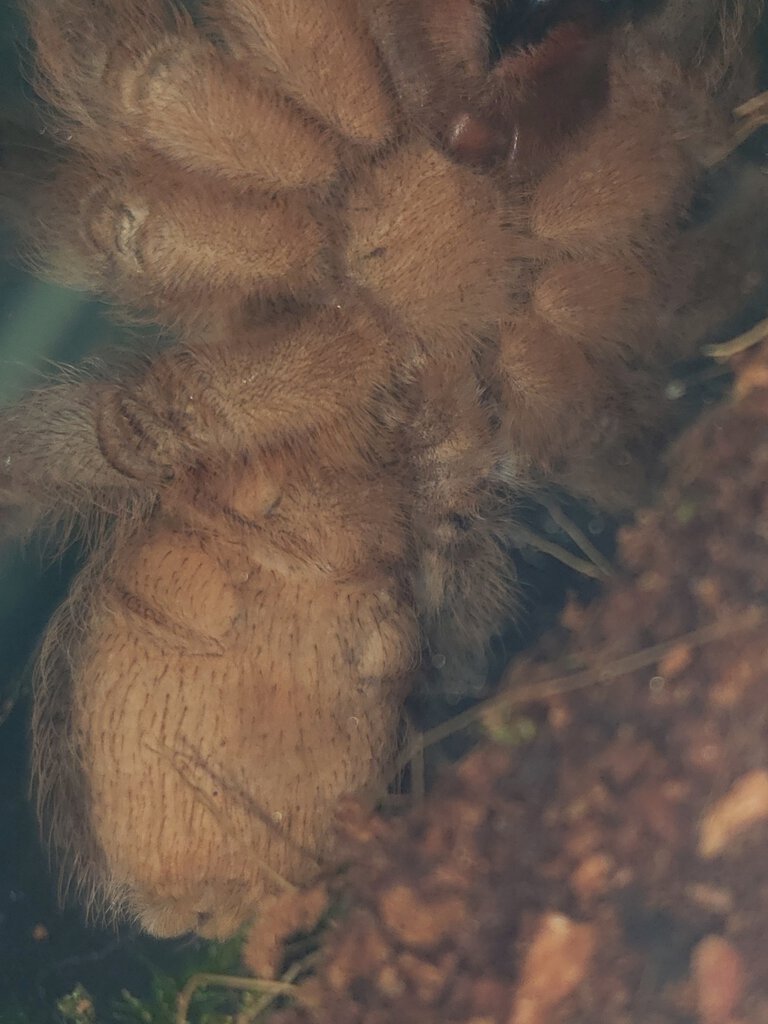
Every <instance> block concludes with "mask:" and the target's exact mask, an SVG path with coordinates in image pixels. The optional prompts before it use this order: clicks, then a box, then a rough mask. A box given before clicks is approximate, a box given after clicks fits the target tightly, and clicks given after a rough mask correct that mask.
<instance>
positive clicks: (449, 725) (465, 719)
mask: <svg viewBox="0 0 768 1024" xmlns="http://www.w3.org/2000/svg"><path fill="white" fill-rule="evenodd" d="M766 618H768V613H766V611H765V610H763V609H760V608H751V609H750V610H749V611H748V612H745V613H743V614H741V615H738V616H736V617H734V618H731V619H723V620H721V621H720V622H713V623H711V624H710V625H708V626H702V627H700V628H699V629H694V630H691V631H690V632H689V633H682V634H681V635H680V636H677V637H675V638H674V639H673V640H666V641H664V643H661V644H655V645H654V646H652V647H644V648H643V649H642V650H640V651H635V653H634V654H628V655H626V656H625V657H623V658H618V659H616V660H614V661H609V662H608V663H607V664H606V665H604V666H603V667H602V668H600V667H599V665H595V666H591V667H589V668H581V669H575V670H574V671H573V672H569V673H567V674H566V675H563V676H557V677H555V678H553V679H547V680H544V682H541V683H533V684H532V685H530V686H520V687H515V688H512V687H510V686H509V683H510V681H511V677H512V671H513V669H512V668H509V669H507V671H506V672H505V673H504V675H503V676H502V680H501V684H500V685H501V687H502V689H501V691H500V692H499V693H497V694H496V695H495V696H493V697H489V698H488V700H485V701H483V702H482V703H481V704H478V705H477V706H476V707H473V708H469V709H468V710H467V711H463V712H462V713H461V714H459V715H456V716H455V717H454V718H451V719H450V720H449V721H448V722H443V723H442V724H441V725H437V726H435V728H434V729H429V730H427V732H425V733H422V734H421V736H418V737H417V738H416V739H415V740H414V742H413V744H412V745H411V747H410V748H409V749H408V750H407V751H404V753H403V755H402V756H401V758H400V764H399V766H398V770H399V771H402V770H403V767H404V766H405V765H406V764H407V763H408V760H409V758H410V757H412V756H413V755H414V754H415V753H416V751H419V752H423V751H425V750H427V749H429V747H433V746H434V745H435V744H436V743H440V742H441V741H442V740H444V739H447V738H448V737H449V736H453V735H454V733H457V732H460V731H461V730H462V729H467V728H469V727H470V726H472V725H475V724H476V723H477V722H478V721H480V720H481V719H482V718H483V716H484V715H486V714H488V713H489V712H491V711H495V710H496V709H498V708H506V709H507V710H509V709H511V708H515V707H521V706H523V705H525V704H530V703H532V702H533V701H540V700H547V699H548V698H550V697H557V696H560V695H562V694H565V693H573V692H575V691H577V690H585V689H588V688H589V687H590V686H596V685H599V684H600V683H608V682H611V681H613V680H614V679H618V678H620V677H621V676H624V675H628V674H629V673H630V672H635V671H637V669H639V668H645V667H646V666H647V665H652V664H653V663H654V662H655V661H658V660H659V658H660V657H662V656H663V655H664V654H667V653H668V652H669V651H671V650H673V649H674V648H675V647H677V646H679V645H680V644H688V645H690V646H691V647H702V646H703V645H704V644H709V643H712V642H713V641H715V640H722V639H725V638H726V637H728V636H732V635H733V634H734V633H741V632H746V631H747V630H749V629H753V628H754V627H755V626H758V625H761V624H762V623H764V622H765V621H766ZM505 686H506V687H507V688H506V689H504V687H505Z"/></svg>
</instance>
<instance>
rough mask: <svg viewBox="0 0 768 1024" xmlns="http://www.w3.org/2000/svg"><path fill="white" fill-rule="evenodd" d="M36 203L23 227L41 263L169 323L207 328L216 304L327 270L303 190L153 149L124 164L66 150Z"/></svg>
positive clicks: (305, 283) (226, 305)
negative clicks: (222, 178)
mask: <svg viewBox="0 0 768 1024" xmlns="http://www.w3.org/2000/svg"><path fill="white" fill-rule="evenodd" d="M30 205H31V206H33V208H34V212H35V214H36V216H35V217H34V218H32V217H29V216H25V211H24V210H22V211H21V213H20V215H19V230H20V233H21V234H22V235H23V236H26V247H27V250H28V253H29V254H30V257H31V261H32V263H33V264H34V265H35V266H37V267H43V268H44V269H45V270H46V272H47V273H48V274H49V275H50V276H52V277H53V278H54V279H56V280H58V281H60V282H61V283H63V284H65V285H68V286H70V287H76V288H86V289H89V290H92V291H97V292H101V293H104V294H107V295H109V296H111V297H113V298H116V299H118V300H119V301H121V302H122V303H125V304H126V305H129V306H131V307H132V309H133V311H134V312H139V311H142V310H147V309H148V308H149V309H150V310H151V312H152V313H153V314H158V312H159V314H160V316H161V318H162V319H163V320H164V321H165V322H166V323H171V324H176V323H178V322H181V323H184V324H186V325H188V326H189V325H190V323H191V324H192V325H193V326H194V327H196V328H199V327H200V326H201V325H200V323H199V320H200V318H202V319H203V321H204V322H203V324H202V326H203V327H206V328H209V336H210V325H209V323H208V322H206V318H210V320H211V321H212V322H213V321H215V316H214V313H215V310H216V309H218V308H222V309H223V310H231V309H234V308H236V307H237V306H238V304H242V303H243V302H245V301H247V300H248V299H249V298H251V297H253V296H257V297H258V296H267V295H270V294H280V295H297V294H305V293H307V292H311V291H312V290H313V289H315V288H316V287H318V286H319V285H320V283H321V282H322V280H323V275H324V273H325V272H326V269H325V263H324V257H323V250H324V246H325V234H324V231H323V228H322V226H321V223H320V221H319V219H318V216H317V214H316V212H315V210H314V209H313V207H312V205H311V203H310V201H309V199H308V197H307V196H306V194H305V193H303V192H286V193H282V194H278V195H275V196H269V195H267V194H266V193H261V192H251V193H248V192H242V191H237V190H235V189H230V188H229V187H228V186H227V184H226V183H224V184H221V183H217V182H216V181H215V180H214V179H212V178H208V177H205V176H202V175H184V174H182V173H181V172H180V171H178V170H177V169H175V168H174V167H173V166H171V165H169V164H168V163H167V162H166V161H165V160H163V159H161V158H158V157H153V156H152V155H151V154H149V155H148V154H147V153H146V152H145V153H144V154H137V155H136V158H135V159H133V160H126V161H125V162H124V163H123V165H122V166H120V167H119V166H116V165H106V164H99V165H94V163H93V162H92V161H91V160H89V159H87V158H84V157H82V158H81V157H74V158H69V159H67V160H65V161H64V162H62V163H61V164H60V165H59V166H58V168H57V169H55V170H54V172H53V174H52V175H50V180H49V181H46V182H43V183H42V184H41V185H38V186H37V188H36V191H34V192H33V194H32V196H31V198H30V199H29V201H28V203H27V204H25V206H30ZM26 212H27V213H28V211H26ZM203 296H204V297H205V298H204V299H203V300H202V301H201V297H203Z"/></svg>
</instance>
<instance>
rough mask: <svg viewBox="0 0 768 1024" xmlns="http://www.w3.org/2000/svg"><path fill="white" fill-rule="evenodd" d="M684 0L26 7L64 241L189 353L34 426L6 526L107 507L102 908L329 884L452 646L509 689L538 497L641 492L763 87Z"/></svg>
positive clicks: (450, 658)
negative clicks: (510, 642)
mask: <svg viewBox="0 0 768 1024" xmlns="http://www.w3.org/2000/svg"><path fill="white" fill-rule="evenodd" d="M683 7H686V5H685V4H682V3H677V2H676V0H669V2H668V3H667V4H666V5H662V6H661V8H660V9H659V10H658V11H657V12H654V13H653V14H649V15H647V16H645V17H643V18H640V19H633V18H632V17H631V16H630V15H628V14H627V13H626V12H625V11H621V12H620V16H617V17H616V18H614V19H605V18H602V17H597V16H596V15H595V14H594V11H595V10H596V6H595V5H590V4H587V3H585V4H582V5H576V4H563V5H560V7H559V8H558V10H557V12H556V13H557V16H553V17H552V18H551V20H550V21H548V20H547V19H546V18H544V19H539V20H538V21H536V22H535V24H534V26H533V28H531V27H530V26H528V24H527V23H526V22H524V20H522V19H521V18H520V16H519V11H520V8H521V5H520V4H514V3H509V4H505V3H502V2H500V0H497V2H494V3H492V2H490V0H489V2H481V0H450V2H448V0H441V2H438V0H420V2H418V3H414V2H408V3H406V2H403V0H312V3H311V4H306V5H300V4H296V3H293V2H288V0H207V2H206V3H205V4H204V5H203V7H202V10H200V11H196V17H195V19H193V17H192V16H191V14H190V13H188V12H187V11H186V10H185V9H183V8H180V7H177V6H174V5H173V4H172V3H170V2H166V0H119V2H117V3H115V2H108V0H32V2H30V3H29V4H28V12H29V20H30V26H31V32H32V38H33V41H34V48H35V82H36V86H37V89H38V92H39V93H40V95H41V97H42V98H43V99H44V101H45V103H46V114H47V116H48V117H49V118H50V119H51V121H52V133H53V134H54V136H55V137H56V138H57V140H58V151H57V152H56V153H55V154H54V155H53V156H52V158H51V163H50V166H47V167H46V168H45V169H44V173H42V174H41V175H39V180H38V183H37V185H36V187H34V188H32V187H31V186H30V187H29V188H28V189H27V191H28V193H29V195H28V196H27V197H26V198H27V203H28V204H29V205H31V209H32V211H33V215H32V216H30V214H29V212H27V213H26V214H25V215H24V216H23V217H22V219H21V225H20V227H21V230H22V232H23V233H24V234H26V236H27V245H28V250H29V251H30V252H31V253H32V258H33V260H34V261H35V262H36V263H37V265H38V266H40V267H42V268H44V269H45V270H46V272H48V273H50V274H53V275H54V276H55V277H56V278H58V279H59V280H61V281H64V282H66V283H68V284H71V285H74V286H77V287H81V288H82V287H84V288H88V289H90V290H92V291H94V292H98V293H100V294H102V295H104V296H107V297H109V298H110V299H112V300H113V301H114V302H115V303H117V304H118V305H120V306H121V307H123V308H124V309H126V310H127V311H129V312H130V313H131V314H133V315H135V316H139V317H142V318H145V319H149V320H151V321H152V322H154V323H156V324H158V325H160V326H161V327H163V328H164V329H166V331H167V332H170V333H171V334H172V336H173V339H174V342H173V344H170V345H167V346H166V347H165V348H163V349H162V350H161V351H159V352H158V353H157V354H156V355H155V356H154V357H152V358H138V357H137V359H136V360H135V361H133V362H131V361H130V360H129V361H128V362H127V365H125V366H123V367H122V368H121V370H120V371H119V372H115V374H114V375H113V376H110V375H109V374H104V375H103V376H100V377H98V378H94V379H86V378H85V377H84V376H81V377H77V376H75V377H70V378H67V379H65V380H63V381H62V382H61V383H57V384H53V385H51V386H49V387H46V388H44V389H41V390H39V391H37V392H35V393H33V394H31V395H30V396H29V397H28V398H27V399H26V400H24V401H22V402H21V403H20V404H19V405H18V406H17V407H15V408H12V409H9V410H6V411H5V412H3V413H2V416H1V418H0V456H2V463H1V464H0V499H1V500H2V505H3V508H4V522H5V524H6V525H7V527H8V529H9V530H10V529H13V528H14V525H16V526H17V527H18V528H19V529H22V528H23V529H28V528H29V527H30V524H33V525H34V526H41V527H42V526H48V527H50V526H51V525H52V524H54V523H56V522H61V521H62V520H67V521H70V520H91V521H92V520H93V518H94V516H106V517H107V518H109V519H111V521H112V525H111V529H110V531H109V532H108V533H106V534H105V533H103V532H97V533H96V536H97V538H98V543H96V545H95V550H94V552H93V554H92V556H91V559H90V562H89V564H88V565H87V566H86V568H85V569H84V571H83V572H82V574H81V576H80V577H79V579H78V581H77V582H76V584H75V585H74V587H73V590H72V593H71V595H70V597H69V599H68V601H67V602H66V604H65V605H64V607H63V608H62V609H61V610H60V611H59V613H58V615H57V616H56V618H55V620H54V622H53V623H52V625H51V627H50V629H49V631H48V634H47V637H46V639H45V641H44V644H43V651H42V655H41V659H40V668H39V672H38V683H37V691H36V697H35V711H34V721H33V742H34V775H35V787H36V791H37V794H38V801H39V805H40V811H41V815H42V818H43V820H44V822H45V827H46V828H47V830H48V831H49V832H50V835H51V837H52V841H53V844H54V846H55V848H56V849H57V851H58V852H59V854H60V856H61V857H62V858H63V860H64V862H65V870H66V871H68V872H69V874H70V876H71V877H72V878H73V879H74V883H75V884H76V885H77V886H78V887H79V889H80V891H81V892H82V894H83V895H84V897H85V899H86V900H87V901H88V902H89V903H90V904H91V905H96V906H98V907H100V908H102V909H103V910H105V911H107V912H112V913H116V914H118V913H127V914H129V915H130V916H132V917H133V918H135V919H137V920H138V921H139V922H140V924H141V925H142V926H143V927H144V928H146V929H147V930H149V931H151V932H153V933H154V934H157V935H172V934H177V933H180V932H183V931H187V930H197V931H199V932H201V933H202V934H207V935H225V934H227V933H229V932H231V931H232V930H233V929H234V928H235V927H237V925H238V924H239V923H240V922H241V921H242V920H243V919H244V918H245V917H247V916H248V915H249V914H251V913H253V911H254V909H255V908H256V907H257V905H258V901H259V898H260V896H261V895H262V894H263V893H264V891H265V890H269V889H272V888H274V887H275V886H278V885H280V884H281V881H284V880H286V879H287V880H289V881H291V882H297V881H302V880H304V879H306V878H308V877H311V876H312V875H313V874H314V873H315V872H316V871H317V867H318V862H319V861H322V859H323V857H324V856H325V855H326V854H327V852H328V850H329V844H330V833H331V829H330V820H331V817H332V809H333V807H334V805H335V803H336V801H337V799H338V797H339V796H340V795H341V794H343V793H345V792H347V791H350V790H365V789H370V790H371V791H372V792H373V791H376V789H377V787H379V786H381V784H382V781H383V779H384V778H385V776H386V772H387V766H388V764H389V763H390V760H391V756H392V753H393V751H394V749H395V746H396V741H397V734H398V721H399V717H400V713H401V708H402V703H403V701H404V699H405V697H406V695H407V693H408V691H409V688H410V687H412V685H413V680H414V677H415V674H416V672H417V668H418V665H419V663H420V660H421V659H423V658H424V657H425V652H426V656H427V657H431V658H432V661H433V663H434V664H436V665H438V666H440V665H442V666H443V667H442V668H441V669H440V670H439V671H438V673H437V674H438V675H439V676H440V675H441V676H442V678H443V683H444V685H446V686H448V687H454V688H459V687H461V686H467V687H470V688H471V686H472V684H473V680H477V679H481V678H483V677H484V666H483V654H484V650H485V648H486V645H487V643H488V641H489V638H490V637H491V636H492V634H493V633H494V632H495V631H496V630H498V629H499V628H500V626H501V624H502V623H503V621H504V619H505V617H506V616H507V615H508V613H509V609H510V607H511V604H512V602H513V599H514V581H513V578H512V575H513V574H512V572H511V570H510V568H509V558H508V547H509V544H510V543H511V539H512V536H513V533H514V505H515V496H516V495H519V494H520V493H523V492H528V491H531V490H533V489H535V488H537V487H540V486H542V485H543V484H544V483H545V482H546V481H550V482H556V483H558V484H561V485H564V486H566V487H568V488H570V489H571V490H573V491H574V492H576V493H581V494H586V495H588V496H591V497H592V498H594V499H596V500H601V501H605V502H614V503H615V502H618V501H620V500H621V499H622V497H623V496H625V495H626V494H627V493H628V491H629V490H630V486H629V485H630V484H631V478H632V476H634V475H636V473H637V471H636V468H635V467H634V464H632V466H631V467H630V469H629V471H628V470H627V465H626V464H627V453H628V452H631V451H633V450H634V449H633V446H636V444H637V440H638V437H640V438H641V439H642V438H643V437H645V439H646V440H647V439H648V438H649V437H651V435H652V434H653V437H654V438H655V436H656V433H655V432H654V431H652V430H651V428H650V427H649V426H648V424H647V420H648V418H649V417H648V410H649V409H652V408H653V406H652V404H651V402H650V400H649V396H650V395H652V391H653V389H652V384H653V381H654V380H655V379H656V378H657V376H658V374H659V372H660V367H663V366H665V365H668V364H669V363H670V362H671V361H672V360H673V359H674V358H676V357H678V356H679V355H680V354H682V353H684V352H685V350H686V346H687V345H688V343H689V338H688V334H689V333H690V332H689V331H687V330H686V329H685V324H686V313H687V311H688V310H689V308H690V306H691V304H692V303H694V302H695V300H696V290H695V289H696V281H697V272H696V267H697V260H696V259H694V258H693V256H694V253H696V252H697V251H698V250H699V249H700V248H701V239H700V232H697V231H696V230H691V231H688V232H685V231H683V230H682V228H681V226H680V225H681V223H682V222H683V220H684V218H685V216H686V212H687V210H688V209H689V208H690V206H691V203H692V200H693V197H694V194H695V191H696V187H697V182H698V181H699V179H700V178H701V176H702V174H703V173H704V171H705V169H706V167H707V166H708V165H709V163H711V160H712V154H714V153H716V152H718V151H719V149H721V148H723V147H725V145H726V138H727V132H728V117H727V111H728V110H729V109H730V107H731V106H732V105H733V103H734V102H736V101H737V100H738V99H739V98H740V97H742V96H746V95H749V94H750V92H751V91H752V89H753V83H752V80H751V71H750V69H751V63H750V61H749V59H748V57H745V56H744V53H743V51H744V49H745V45H746V40H747V39H748V38H749V33H750V30H751V27H752V25H753V24H754V20H755V18H756V16H757V13H758V12H757V8H758V4H757V0H755V3H754V4H751V3H744V4H743V5H742V6H739V7H737V8H736V9H732V8H731V6H730V5H726V4H724V3H721V0H700V2H699V3H698V5H697V7H696V17H695V18H688V17H685V18H683V17H681V10H682V8H683ZM617 8H618V5H617ZM686 12H687V13H690V12H688V11H687V7H686ZM498 19H501V20H502V21H503V24H504V26H505V31H504V33H502V34H501V36H500V34H499V33H495V34H493V33H492V31H491V29H492V26H493V25H494V24H496V23H497V21H498ZM499 23H500V22H499ZM492 36H493V38H494V39H495V40H496V49H494V45H492V42H491V37H492ZM499 38H502V42H503V45H502V46H501V52H497V51H498V48H499V46H498V40H499ZM29 205H28V209H29ZM721 227H722V226H721ZM436 655H437V657H436Z"/></svg>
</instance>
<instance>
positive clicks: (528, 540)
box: [512, 526, 605, 580]
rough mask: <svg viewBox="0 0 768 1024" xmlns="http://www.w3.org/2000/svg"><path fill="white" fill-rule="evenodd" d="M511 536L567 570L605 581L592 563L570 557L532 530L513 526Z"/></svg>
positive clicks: (574, 556) (552, 542) (569, 554)
mask: <svg viewBox="0 0 768 1024" xmlns="http://www.w3.org/2000/svg"><path fill="white" fill-rule="evenodd" d="M512 536H513V537H514V539H515V540H518V541H520V542H521V543H522V544H527V545H528V546H529V547H532V548H534V550H536V551H540V552H541V553H542V554H543V555H549V556H550V557H551V558H556V559H557V560H558V562H562V563H563V565H567V566H568V568H569V569H575V570H576V572H580V573H581V574H582V576H589V577H591V578H592V579H593V580H602V579H605V574H604V573H603V572H602V570H600V569H598V568H597V567H596V566H594V565H593V564H592V562H588V561H587V560H586V558H579V556H578V555H572V554H571V552H570V551H567V550H566V549H565V548H563V547H561V546H560V545H559V544H555V542H554V541H551V540H546V539H545V538H544V537H540V536H539V535H538V534H537V533H534V531H533V530H529V529H528V528H527V527H525V526H515V529H514V533H513V535H512Z"/></svg>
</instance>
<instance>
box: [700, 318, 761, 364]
mask: <svg viewBox="0 0 768 1024" xmlns="http://www.w3.org/2000/svg"><path fill="white" fill-rule="evenodd" d="M766 338H768V317H766V319H765V320H761V321H760V322H759V323H756V324H755V326H754V327H751V328H750V329H749V330H748V331H745V332H744V333H743V334H739V335H738V336H737V337H735V338H732V339H731V340H730V341H725V342H723V343H722V344H721V345H706V346H705V347H704V355H706V356H713V357H714V358H715V359H729V358H730V357H731V356H735V355H736V354H737V353H738V352H745V351H746V350H747V349H748V348H752V346H753V345H759V344H760V342H761V341H765V339H766Z"/></svg>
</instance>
